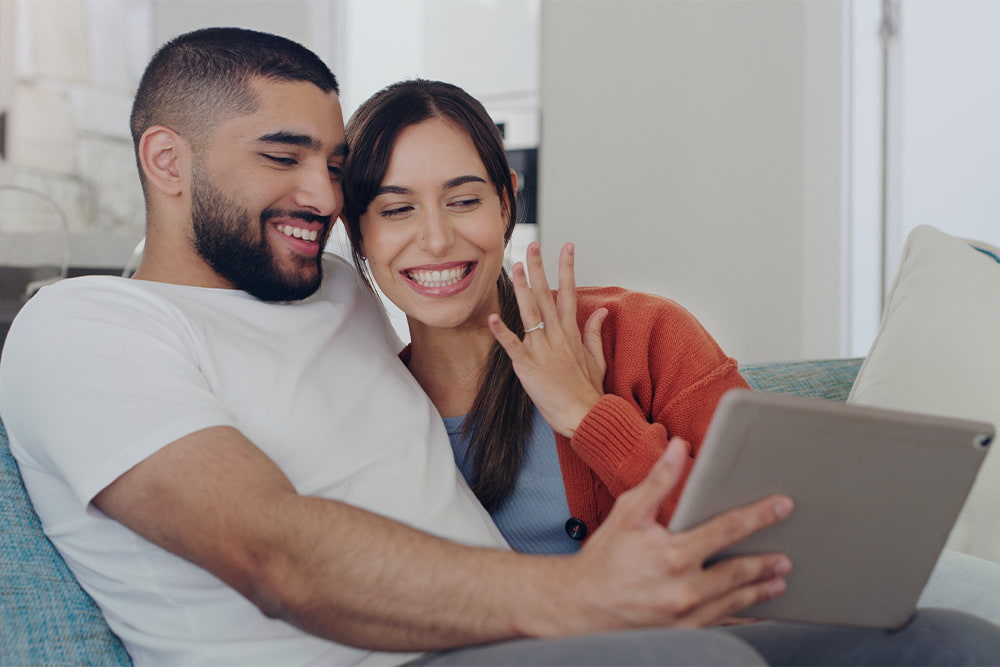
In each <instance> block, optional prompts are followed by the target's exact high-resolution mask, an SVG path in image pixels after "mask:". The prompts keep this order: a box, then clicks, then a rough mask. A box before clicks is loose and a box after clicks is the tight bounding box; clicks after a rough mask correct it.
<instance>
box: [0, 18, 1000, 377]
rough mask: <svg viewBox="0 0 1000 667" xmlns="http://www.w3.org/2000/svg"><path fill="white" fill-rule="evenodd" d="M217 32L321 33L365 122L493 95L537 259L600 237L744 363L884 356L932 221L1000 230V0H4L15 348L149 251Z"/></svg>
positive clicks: (588, 277)
mask: <svg viewBox="0 0 1000 667" xmlns="http://www.w3.org/2000/svg"><path fill="white" fill-rule="evenodd" d="M209 25H237V26H243V27H248V28H255V29H260V30H266V31H269V32H275V33H279V34H282V35H285V36H287V37H290V38H292V39H295V40H298V41H300V42H302V43H303V44H305V45H307V46H308V47H310V48H311V49H313V50H314V51H316V52H317V53H318V54H319V55H320V56H321V57H322V58H323V59H324V60H325V61H326V62H327V63H328V64H329V65H330V66H331V68H332V69H333V71H334V72H335V73H336V74H337V76H338V78H339V79H340V81H341V87H342V96H341V97H342V102H343V106H344V111H345V114H350V113H351V112H352V111H353V110H354V109H355V108H356V107H357V106H358V104H359V103H360V102H361V101H363V100H364V99H365V98H366V97H367V96H368V95H370V94H371V93H373V92H375V91H376V90H378V89H379V88H381V87H383V86H385V85H387V84H389V83H391V82H393V81H396V80H399V79H403V78H411V77H414V76H421V77H426V78H435V79H443V80H446V81H451V82H454V83H457V84H459V85H461V86H462V87H464V88H466V89H467V90H469V91H470V92H471V93H472V94H473V95H475V96H477V97H478V98H479V99H481V100H483V102H484V103H485V104H486V106H487V108H488V110H489V111H490V113H491V114H492V115H493V117H494V120H495V121H496V122H497V123H498V125H500V126H501V128H502V130H503V132H504V135H505V140H506V142H507V147H508V150H509V152H510V156H511V159H512V163H513V164H514V165H515V168H516V169H517V170H518V171H519V172H520V174H521V182H522V183H523V184H525V187H524V197H525V200H524V202H523V203H522V208H523V210H524V214H523V215H522V223H523V224H521V225H519V228H518V232H517V235H516V237H515V240H514V243H513V248H512V250H511V255H512V257H513V258H520V256H522V255H523V247H524V245H525V244H526V243H527V242H528V241H529V240H531V239H535V238H537V239H539V240H541V242H542V245H543V250H544V252H545V256H546V260H547V266H549V267H550V270H554V268H555V267H554V264H555V262H554V260H555V256H556V254H557V252H558V248H559V246H560V245H561V244H562V243H563V242H565V241H570V240H571V241H574V242H575V243H576V245H577V254H578V263H577V267H578V278H579V282H580V283H581V284H617V285H622V286H625V287H629V288H632V289H639V290H644V291H649V292H654V293H657V294H662V295H664V296H668V297H670V298H673V299H675V300H677V301H679V302H681V303H682V304H683V305H685V306H686V307H687V308H689V309H690V310H691V311H693V312H694V314H695V315H696V316H698V317H699V318H700V319H701V320H702V321H703V322H704V323H705V325H706V326H707V327H708V328H709V330H710V331H712V333H713V334H714V335H715V336H716V338H717V339H718V340H719V342H720V343H721V344H722V346H723V348H724V349H726V351H727V352H729V353H730V354H732V355H733V356H735V357H737V358H738V359H740V360H741V361H764V360H775V359H800V358H818V357H838V356H861V355H864V354H865V353H866V351H867V349H868V346H869V345H870V344H871V341H872V338H873V336H874V334H875V332H876V330H877V327H878V320H879V316H880V311H881V303H882V296H883V294H884V293H885V291H886V290H887V289H888V287H889V285H888V284H887V283H888V282H889V281H890V280H891V278H892V276H893V274H894V273H895V269H896V266H897V265H898V261H899V252H900V250H901V248H902V243H903V240H904V239H905V236H906V234H907V233H908V231H909V230H910V229H912V228H913V227H915V226H917V225H920V224H932V225H934V226H936V227H938V228H940V229H942V230H944V231H947V232H949V233H952V234H957V235H961V236H966V237H970V238H976V239H979V240H983V241H987V242H990V243H993V244H998V243H1000V224H998V223H997V222H996V220H995V218H996V217H997V211H1000V186H998V183H1000V133H998V132H997V131H996V130H995V129H994V124H995V119H996V118H998V117H1000V85H997V83H996V80H995V79H996V77H995V69H996V63H998V62H1000V40H996V39H995V36H996V34H997V31H998V29H1000V2H995V1H994V0H0V334H2V332H3V331H5V327H6V322H8V321H9V319H10V318H11V317H12V316H13V314H14V313H15V312H16V310H17V308H18V307H19V306H20V304H21V303H22V302H23V300H24V299H25V298H27V297H28V296H30V294H31V293H32V292H33V291H34V290H35V289H37V288H38V287H39V285H42V284H44V283H45V282H46V281H48V280H52V279H59V278H61V277H63V276H65V275H78V274H82V273H98V272H100V273H111V274H121V273H122V272H123V271H128V269H129V265H130V264H132V263H134V259H135V249H136V246H137V244H138V243H139V241H140V240H141V238H142V235H143V203H142V194H141V191H140V189H139V182H138V177H137V175H136V170H135V161H134V157H133V153H132V145H131V141H130V139H129V136H128V113H129V108H130V105H131V99H132V94H133V92H134V90H135V86H136V83H137V81H138V78H139V76H140V75H141V72H142V69H143V67H144V66H145V64H146V62H147V60H148V58H149V57H150V56H151V55H152V53H153V52H154V51H155V50H156V48H157V47H158V46H159V45H161V44H162V43H163V42H165V41H166V40H168V39H169V38H171V37H173V36H175V35H177V34H179V33H182V32H185V31H187V30H190V29H194V28H198V27H204V26H209ZM330 249H331V250H334V251H338V250H339V241H338V240H337V239H334V240H333V241H331V247H330ZM396 323H397V325H399V324H401V322H400V321H399V320H398V319H397V320H396Z"/></svg>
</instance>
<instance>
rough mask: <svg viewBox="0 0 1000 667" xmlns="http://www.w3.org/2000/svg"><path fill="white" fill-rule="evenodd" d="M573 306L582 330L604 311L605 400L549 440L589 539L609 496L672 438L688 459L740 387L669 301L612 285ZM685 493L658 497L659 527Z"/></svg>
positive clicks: (583, 295)
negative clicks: (682, 444)
mask: <svg viewBox="0 0 1000 667" xmlns="http://www.w3.org/2000/svg"><path fill="white" fill-rule="evenodd" d="M577 304H578V305H577V318H578V321H579V323H580V326H581V327H582V326H583V324H584V322H586V321H587V318H588V317H589V316H590V314H591V313H592V312H593V311H594V310H596V309H598V308H601V307H604V308H607V309H608V316H607V318H606V319H605V321H604V326H603V328H602V334H603V341H604V356H605V359H606V360H607V365H608V370H607V373H606V375H605V378H604V390H605V392H606V394H605V396H604V397H603V398H601V400H600V401H599V402H598V404H597V405H596V406H594V408H593V409H592V410H591V411H590V412H589V413H588V414H587V416H586V417H584V419H583V421H582V422H581V423H580V426H579V427H578V428H577V430H576V433H575V434H574V435H573V437H572V439H570V438H566V437H564V436H561V435H559V434H558V433H557V434H556V446H557V448H558V452H559V463H560V466H561V468H562V475H563V482H564V484H565V486H566V500H567V501H568V503H569V509H570V513H571V514H572V516H573V517H576V518H577V519H580V520H582V521H583V522H584V523H585V524H586V525H587V527H588V528H589V529H590V530H589V531H588V532H589V533H590V534H592V533H593V529H594V528H596V527H597V526H598V525H599V524H600V522H601V521H603V520H604V519H605V517H607V515H608V512H610V511H611V507H612V505H613V504H614V499H615V498H616V497H617V496H618V495H619V494H621V493H623V492H624V491H627V490H628V489H630V488H632V487H633V486H635V485H636V484H638V483H639V482H640V481H642V479H643V478H644V477H645V476H646V472H647V471H648V470H649V469H650V467H651V466H652V465H653V463H654V462H656V460H657V459H658V458H659V457H660V455H661V454H662V453H663V451H664V450H665V449H666V446H667V441H668V440H669V439H670V438H671V437H673V436H680V437H682V438H684V439H685V440H687V441H688V442H689V443H690V444H691V452H690V456H691V457H692V458H694V456H695V455H696V454H697V452H698V449H699V447H700V446H701V441H702V439H703V438H704V436H705V431H706V429H707V428H708V424H709V422H710V421H711V418H712V414H713V413H714V412H715V407H716V405H717V404H718V402H719V399H720V398H721V397H722V395H723V394H724V393H725V392H726V391H728V390H730V389H733V388H735V387H746V386H747V383H746V381H745V380H744V379H743V376H742V375H740V373H739V370H738V369H737V365H736V361H735V360H733V359H732V358H730V357H727V356H726V355H725V354H724V353H723V351H722V350H721V348H720V347H719V345H718V344H717V343H716V342H715V340H714V339H713V338H712V336H711V335H710V334H709V333H708V332H707V331H706V330H705V328H704V327H702V325H701V324H700V323H699V322H698V320H696V319H695V317H694V316H693V315H692V314H691V313H689V312H688V311H687V310H685V309H684V308H683V307H681V306H680V305H679V304H677V303H676V302H674V301H671V300H669V299H665V298H662V297H658V296H653V295H649V294H643V293H640V292H630V291H627V290H624V289H621V288H617V287H600V288H594V287H583V288H579V289H578V290H577ZM688 470H689V471H690V467H689V468H688ZM684 479H685V480H686V479H687V473H685V475H684ZM682 486H683V485H682V484H679V485H678V486H677V488H675V489H674V490H673V492H671V493H670V494H669V495H668V497H667V498H666V499H665V500H664V502H663V505H662V506H661V507H660V511H659V514H658V515H657V518H658V520H659V521H660V522H662V523H666V522H667V520H668V519H669V518H670V515H671V514H672V513H673V511H674V509H675V508H676V506H677V499H678V498H679V496H680V491H681V488H682Z"/></svg>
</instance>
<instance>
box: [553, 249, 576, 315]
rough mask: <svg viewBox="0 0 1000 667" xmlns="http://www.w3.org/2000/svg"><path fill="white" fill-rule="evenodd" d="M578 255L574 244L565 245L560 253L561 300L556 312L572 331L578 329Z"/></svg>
mask: <svg viewBox="0 0 1000 667" xmlns="http://www.w3.org/2000/svg"><path fill="white" fill-rule="evenodd" d="M575 260H576V253H575V252H574V246H573V244H572V243H566V244H564V245H563V247H562V250H561V251H560V252H559V300H558V301H557V302H556V310H558V312H559V321H560V322H562V325H563V326H564V327H566V328H567V330H569V329H570V327H573V328H575V327H576V268H575Z"/></svg>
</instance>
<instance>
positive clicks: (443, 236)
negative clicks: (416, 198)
mask: <svg viewBox="0 0 1000 667" xmlns="http://www.w3.org/2000/svg"><path fill="white" fill-rule="evenodd" d="M453 241H454V235H453V234H452V230H451V225H450V224H449V222H448V220H447V218H446V217H445V216H443V215H441V214H440V213H438V212H436V211H435V212H431V213H429V214H428V215H426V216H424V220H423V224H422V225H421V226H420V229H419V231H418V232H417V242H418V244H419V245H420V247H421V248H423V249H424V250H426V251H427V252H429V253H431V254H433V255H443V254H445V253H446V252H448V250H449V249H450V248H451V246H452V243H453Z"/></svg>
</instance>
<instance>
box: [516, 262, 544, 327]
mask: <svg viewBox="0 0 1000 667" xmlns="http://www.w3.org/2000/svg"><path fill="white" fill-rule="evenodd" d="M512 273H513V274H514V275H513V276H512V277H511V282H513V283H514V296H515V297H516V298H517V309H518V311H519V312H520V313H521V324H523V325H524V330H525V331H526V332H529V331H540V329H538V328H537V327H538V324H539V323H540V322H542V321H543V320H544V316H543V315H542V312H541V310H540V309H539V308H538V304H537V303H536V302H535V296H534V294H532V292H531V289H529V287H528V278H527V276H526V275H525V273H524V264H522V263H521V262H518V263H517V264H515V265H514V268H513V269H512Z"/></svg>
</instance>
